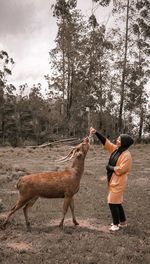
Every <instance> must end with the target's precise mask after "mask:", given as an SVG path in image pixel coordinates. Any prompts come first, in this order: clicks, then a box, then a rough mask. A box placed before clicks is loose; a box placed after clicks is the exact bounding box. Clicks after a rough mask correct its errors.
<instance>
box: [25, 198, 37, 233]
mask: <svg viewBox="0 0 150 264" xmlns="http://www.w3.org/2000/svg"><path fill="white" fill-rule="evenodd" d="M37 199H38V197H35V198H33V199H31V200H30V201H29V202H27V203H26V205H25V206H24V207H23V213H24V217H25V221H26V227H27V230H28V231H31V226H30V222H29V219H28V209H29V207H32V206H33V205H34V203H35V202H36V200H37Z"/></svg>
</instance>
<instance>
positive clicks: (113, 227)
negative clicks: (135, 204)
mask: <svg viewBox="0 0 150 264" xmlns="http://www.w3.org/2000/svg"><path fill="white" fill-rule="evenodd" d="M109 230H110V231H118V230H119V226H117V225H112V226H111V227H110V228H109Z"/></svg>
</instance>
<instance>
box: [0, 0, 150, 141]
mask: <svg viewBox="0 0 150 264" xmlns="http://www.w3.org/2000/svg"><path fill="white" fill-rule="evenodd" d="M91 3H93V7H92V9H91V15H90V16H89V17H88V18H87V17H86V18H85V17H84V16H83V14H82V12H81V10H79V9H77V1H76V0H68V1H66V0H56V1H55V3H54V4H53V5H50V8H51V9H52V11H53V16H54V17H55V19H56V24H57V35H56V38H55V47H54V48H53V49H51V50H50V51H49V54H48V57H49V62H50V72H49V74H47V73H45V76H43V78H45V79H46V80H47V83H48V89H47V91H46V94H45V93H44V94H43V87H42V85H41V84H40V83H39V84H38V85H35V84H33V85H32V86H31V87H30V86H29V85H28V84H27V83H25V84H22V85H20V86H19V88H18V87H17V88H16V87H15V86H14V85H13V84H10V83H9V82H8V77H9V75H13V67H14V65H15V58H11V57H10V56H9V54H8V52H7V50H1V51H0V144H1V145H12V146H24V145H33V144H35V145H38V144H42V143H45V142H50V141H54V140H57V139H60V138H66V137H67V138H68V137H75V138H82V137H83V136H85V135H86V134H88V129H89V127H90V126H91V125H92V126H94V127H96V128H97V129H98V130H100V131H101V132H102V133H104V134H105V135H106V136H109V137H110V138H111V139H114V138H115V137H116V136H117V135H118V134H119V133H129V134H131V135H132V136H134V138H135V139H136V141H137V142H141V141H145V142H149V140H150V136H149V135H150V121H149V120H150V100H149V96H148V91H149V88H148V82H149V77H150V69H149V56H150V43H149V37H150V23H149V22H150V21H149V14H148V11H149V9H150V3H149V1H147V0H145V1H143V0H125V1H123V0H121V1H111V0H93V1H92V0H91ZM110 4H113V10H112V12H113V18H114V23H112V27H109V28H107V23H105V24H99V23H98V22H97V18H96V15H95V10H96V9H97V8H98V6H103V7H105V6H109V5H110ZM120 25H121V30H120ZM26 88H28V91H29V93H28V94H26V93H25V90H26Z"/></svg>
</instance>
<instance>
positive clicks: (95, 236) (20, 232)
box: [0, 145, 150, 264]
mask: <svg viewBox="0 0 150 264" xmlns="http://www.w3.org/2000/svg"><path fill="white" fill-rule="evenodd" d="M68 150H69V146H60V147H57V148H55V147H54V148H52V149H51V148H45V149H42V150H39V149H35V150H32V151H31V150H29V149H18V148H16V149H12V148H4V149H0V157H1V164H2V165H3V166H0V172H1V171H2V172H3V181H2V182H1V190H0V199H2V201H3V203H4V205H5V208H6V209H8V208H10V207H11V206H12V205H13V204H14V202H15V200H16V193H15V192H13V191H14V190H15V187H14V186H15V184H16V180H13V181H7V176H9V177H10V176H11V173H12V172H13V170H14V168H16V167H17V168H20V170H21V169H22V168H25V170H26V171H29V172H34V171H46V170H55V169H56V168H57V169H62V168H63V167H65V166H66V164H62V165H61V166H60V165H59V166H60V167H58V164H56V163H55V162H54V161H55V159H57V158H58V157H60V156H63V155H65V154H67V152H68ZM131 153H132V156H133V168H132V171H131V173H130V174H129V179H128V185H127V188H126V191H125V195H124V208H125V211H126V214H127V219H128V227H127V228H125V229H121V230H119V231H118V232H116V233H110V232H108V228H109V224H110V223H111V221H112V220H111V216H110V211H109V208H108V205H107V182H106V180H105V175H106V171H105V166H106V163H107V161H108V157H109V155H108V154H107V152H105V151H104V150H103V149H102V148H101V146H92V147H91V149H90V150H89V153H88V155H87V158H86V162H85V173H84V176H83V178H82V180H81V186H80V190H79V192H78V194H77V195H76V196H75V212H76V216H77V219H78V221H79V223H80V226H78V227H74V226H73V225H72V223H71V220H70V218H71V214H70V212H68V214H67V216H66V221H65V227H64V230H63V231H61V230H59V228H58V227H57V223H58V221H59V220H60V218H61V211H62V203H63V201H62V200H61V199H58V200H57V199H53V200H50V199H49V200H47V199H39V201H37V203H36V204H35V206H34V207H33V208H32V209H31V211H30V213H29V217H30V219H31V224H32V232H31V233H28V232H26V228H25V223H24V217H23V214H22V211H21V210H20V211H18V212H17V213H16V215H15V216H14V218H12V219H11V220H10V224H9V225H8V227H7V228H6V230H0V263H2V264H7V263H9V264H10V263H11V264H16V263H28V264H30V263H33V264H34V263H36V264H41V263H44V264H45V263H50V264H57V263H58V264H61V263H63V264H67V263H69V264H80V263H81V264H92V263H93V264H97V263H102V264H109V263H110V264H130V263H133V264H141V263H142V264H148V263H150V227H149V219H150V210H149V201H150V177H149V176H150V166H149V153H150V145H136V146H133V147H132V148H131ZM6 165H7V166H6ZM67 165H69V164H67ZM5 167H6V170H5V169H4V168H5ZM4 175H5V176H6V180H4ZM0 179H1V176H0ZM4 213H5V212H2V213H1V214H0V219H3V214H4Z"/></svg>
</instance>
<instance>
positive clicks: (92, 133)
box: [90, 127, 96, 136]
mask: <svg viewBox="0 0 150 264" xmlns="http://www.w3.org/2000/svg"><path fill="white" fill-rule="evenodd" d="M95 133H96V129H95V128H93V127H90V135H91V136H93V135H94V134H95Z"/></svg>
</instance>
